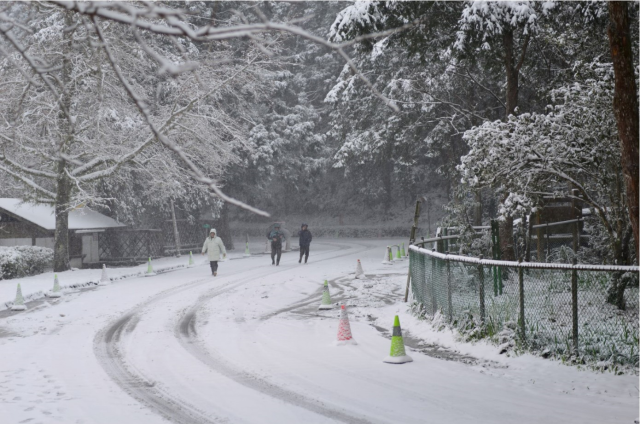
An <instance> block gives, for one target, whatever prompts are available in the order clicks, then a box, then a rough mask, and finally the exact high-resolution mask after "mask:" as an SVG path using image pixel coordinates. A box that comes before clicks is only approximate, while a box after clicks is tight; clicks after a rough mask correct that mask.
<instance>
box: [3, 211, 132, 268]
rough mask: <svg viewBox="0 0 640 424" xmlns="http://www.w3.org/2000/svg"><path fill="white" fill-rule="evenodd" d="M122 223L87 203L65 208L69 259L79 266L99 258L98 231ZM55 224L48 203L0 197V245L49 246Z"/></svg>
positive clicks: (51, 245) (115, 226)
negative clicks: (67, 215)
mask: <svg viewBox="0 0 640 424" xmlns="http://www.w3.org/2000/svg"><path fill="white" fill-rule="evenodd" d="M124 227H126V226H125V225H124V224H121V223H119V222H118V221H116V220H115V219H113V218H109V217H108V216H106V215H103V214H101V213H99V212H96V211H94V210H92V209H90V208H88V207H80V208H76V209H73V210H72V211H70V212H69V259H70V263H71V266H72V267H74V268H81V267H83V266H87V265H89V264H92V263H97V262H99V261H100V247H99V235H100V234H101V233H104V232H105V231H106V230H110V229H116V228H124ZM55 228H56V219H55V210H54V207H53V206H52V205H48V204H33V203H24V202H23V201H22V200H21V199H11V198H0V246H25V245H26V246H42V247H49V248H53V246H54V234H55Z"/></svg>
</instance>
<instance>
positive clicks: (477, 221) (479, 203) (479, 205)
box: [473, 189, 482, 227]
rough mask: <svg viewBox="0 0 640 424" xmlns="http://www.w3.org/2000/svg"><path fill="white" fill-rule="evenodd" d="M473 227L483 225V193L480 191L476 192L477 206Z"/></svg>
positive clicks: (474, 208)
mask: <svg viewBox="0 0 640 424" xmlns="http://www.w3.org/2000/svg"><path fill="white" fill-rule="evenodd" d="M473 225H475V226H476V227H479V226H480V225H482V192H481V191H480V190H479V189H478V190H476V192H475V205H474V207H473Z"/></svg>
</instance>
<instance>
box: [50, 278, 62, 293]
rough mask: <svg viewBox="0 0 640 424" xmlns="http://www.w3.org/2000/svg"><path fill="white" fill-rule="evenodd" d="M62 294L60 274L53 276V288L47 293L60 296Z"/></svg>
mask: <svg viewBox="0 0 640 424" xmlns="http://www.w3.org/2000/svg"><path fill="white" fill-rule="evenodd" d="M61 296H62V290H61V289H60V283H58V274H54V276H53V290H51V291H50V292H49V293H47V297H52V298H58V297H61Z"/></svg>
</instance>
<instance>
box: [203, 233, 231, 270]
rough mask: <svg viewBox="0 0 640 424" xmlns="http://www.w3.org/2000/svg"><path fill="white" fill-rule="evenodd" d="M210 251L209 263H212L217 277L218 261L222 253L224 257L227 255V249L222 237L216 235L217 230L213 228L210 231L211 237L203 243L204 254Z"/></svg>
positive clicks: (212, 268)
mask: <svg viewBox="0 0 640 424" xmlns="http://www.w3.org/2000/svg"><path fill="white" fill-rule="evenodd" d="M207 252H208V253H209V263H210V264H211V273H212V274H213V276H214V277H215V276H216V275H218V261H219V260H220V254H222V255H223V257H224V258H226V257H227V249H226V248H225V247H224V243H223V242H222V239H221V238H220V237H216V230H215V228H212V229H211V231H210V232H209V237H207V239H206V240H205V241H204V244H203V245H202V254H203V255H204V254H205V253H207Z"/></svg>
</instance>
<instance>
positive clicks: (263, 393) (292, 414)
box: [0, 240, 638, 424]
mask: <svg viewBox="0 0 640 424" xmlns="http://www.w3.org/2000/svg"><path fill="white" fill-rule="evenodd" d="M382 244H386V242H381V241H379V240H335V241H334V240H331V241H328V240H318V241H314V244H313V249H312V255H311V258H310V263H309V264H308V265H299V264H298V263H297V254H296V253H289V254H285V255H283V260H282V263H281V266H280V267H274V266H271V265H270V259H269V258H268V257H267V256H254V257H251V258H246V259H241V260H232V261H229V262H226V263H223V264H221V269H220V273H219V276H218V277H216V278H213V277H210V276H209V275H208V273H209V269H208V267H207V266H206V265H198V266H196V267H194V268H190V269H183V270H177V271H173V272H171V273H167V274H161V275H158V276H156V277H153V278H132V279H129V280H121V281H117V282H115V283H113V284H112V285H110V286H106V287H99V288H97V289H93V290H86V291H83V292H81V293H80V292H75V293H69V294H67V295H65V297H63V298H62V299H61V300H60V301H58V302H57V303H54V302H53V301H49V302H46V303H45V304H44V305H43V306H41V307H39V308H37V309H32V310H29V311H27V312H26V313H22V314H17V315H13V316H11V317H9V318H5V319H0V357H2V358H3V361H0V422H2V424H4V423H5V422H6V423H22V422H28V423H39V422H41V423H60V422H62V423H116V422H117V423H136V424H147V423H148V424H151V423H161V422H174V423H194V424H205V423H278V424H280V423H284V424H289V423H290V424H298V423H400V422H403V423H468V422H474V423H513V422H518V423H560V422H562V423H581V424H582V423H625V422H628V423H631V422H633V419H634V418H636V417H637V414H638V389H637V377H634V376H613V375H611V374H594V373H591V372H583V371H579V370H576V369H575V368H572V367H566V366H563V365H561V364H558V363H556V362H552V361H545V360H542V359H539V358H532V357H530V356H528V355H525V356H523V357H518V358H505V357H504V356H501V355H498V354H497V353H495V348H493V347H490V346H486V345H483V344H478V345H476V346H473V345H468V344H459V343H457V344H456V342H451V343H449V344H450V345H451V346H452V347H455V348H456V349H459V350H461V351H462V350H464V349H468V350H467V351H464V352H462V353H464V354H467V355H469V354H470V355H476V356H477V357H481V359H483V360H484V362H482V361H481V363H479V364H473V365H467V364H464V363H461V362H456V361H445V360H442V359H436V358H433V357H430V356H427V355H423V354H421V353H418V352H409V353H410V354H411V355H412V356H413V358H414V361H415V362H414V363H411V364H406V365H402V366H395V365H388V364H383V363H382V361H381V360H382V358H383V357H384V356H385V355H386V354H387V353H388V349H389V341H388V339H387V338H385V337H384V336H383V335H382V334H381V333H380V332H379V331H378V330H376V328H374V327H373V326H372V325H371V324H372V323H374V324H377V325H379V326H381V327H389V326H390V324H391V322H392V318H393V315H394V314H396V313H398V314H399V315H401V320H402V323H403V328H404V329H405V332H407V333H408V332H410V333H411V334H412V335H413V336H414V337H416V338H424V339H426V341H427V342H429V343H433V342H434V341H436V340H440V342H442V341H443V337H444V338H445V339H446V337H445V336H446V334H447V333H434V332H432V331H431V332H430V331H429V330H426V329H425V327H426V326H425V324H424V323H420V322H418V321H417V320H415V319H413V318H412V317H410V316H409V315H408V314H407V310H406V305H405V304H404V303H402V302H399V299H400V298H401V297H402V296H403V294H404V293H403V283H404V281H406V274H405V273H406V267H407V264H406V263H401V264H395V265H393V266H386V267H385V266H383V265H380V260H381V257H380V256H381V245H382ZM199 258H200V259H198V262H200V261H201V260H202V259H201V257H199ZM357 258H360V259H361V260H362V262H363V266H364V268H365V272H366V273H367V274H368V276H369V277H370V278H369V280H367V281H360V280H357V281H353V280H352V277H349V276H348V274H349V273H352V272H353V269H354V264H355V260H356V259H357ZM324 279H328V280H329V281H330V286H331V293H332V297H333V300H334V302H335V301H337V300H344V301H345V302H346V303H347V304H349V305H353V306H354V307H353V308H352V309H351V310H352V315H351V318H352V320H351V326H352V331H353V334H354V337H355V338H356V340H357V341H358V343H359V344H358V345H357V346H342V347H336V346H334V345H333V343H332V342H333V340H334V339H335V334H336V330H337V319H336V318H337V316H338V312H337V310H331V311H322V312H321V311H318V310H317V305H318V303H319V299H320V293H321V283H322V281H323V280H324ZM407 330H408V331H407ZM444 342H445V343H448V342H449V341H447V340H444ZM5 417H6V420H5Z"/></svg>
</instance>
